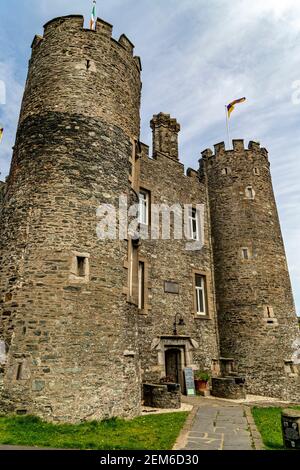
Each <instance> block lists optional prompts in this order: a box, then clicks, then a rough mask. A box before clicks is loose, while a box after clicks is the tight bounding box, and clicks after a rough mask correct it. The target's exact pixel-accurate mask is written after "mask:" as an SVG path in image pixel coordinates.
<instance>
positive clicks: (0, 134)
mask: <svg viewBox="0 0 300 470" xmlns="http://www.w3.org/2000/svg"><path fill="white" fill-rule="evenodd" d="M3 132H4V129H3V127H0V143H1V140H2V137H3Z"/></svg>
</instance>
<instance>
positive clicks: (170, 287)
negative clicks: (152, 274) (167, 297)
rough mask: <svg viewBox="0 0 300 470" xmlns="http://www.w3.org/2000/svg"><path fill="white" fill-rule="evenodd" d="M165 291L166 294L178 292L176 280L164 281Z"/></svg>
mask: <svg viewBox="0 0 300 470" xmlns="http://www.w3.org/2000/svg"><path fill="white" fill-rule="evenodd" d="M165 292H167V293H168V294H179V284H178V282H173V281H165Z"/></svg>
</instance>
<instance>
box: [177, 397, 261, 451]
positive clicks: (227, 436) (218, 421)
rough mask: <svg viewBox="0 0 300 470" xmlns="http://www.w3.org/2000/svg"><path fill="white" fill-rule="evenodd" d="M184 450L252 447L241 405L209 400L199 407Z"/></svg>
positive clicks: (245, 448)
mask: <svg viewBox="0 0 300 470" xmlns="http://www.w3.org/2000/svg"><path fill="white" fill-rule="evenodd" d="M183 449H184V450H253V443H252V437H251V432H250V429H249V425H248V421H247V418H246V416H245V410H244V408H243V406H242V405H236V406H233V405H231V404H230V405H228V404H226V403H224V404H223V403H218V404H216V403H214V404H213V403H209V402H205V405H203V406H199V407H198V409H197V412H196V415H195V417H194V419H193V423H192V425H191V428H190V431H189V432H188V434H187V438H186V444H185V446H184V447H183Z"/></svg>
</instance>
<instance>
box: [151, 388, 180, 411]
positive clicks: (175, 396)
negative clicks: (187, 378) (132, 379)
mask: <svg viewBox="0 0 300 470" xmlns="http://www.w3.org/2000/svg"><path fill="white" fill-rule="evenodd" d="M143 398H144V405H145V406H150V407H152V408H163V409H175V410H176V409H179V408H180V407H181V393H180V386H179V385H178V384H172V383H170V384H160V385H158V384H144V385H143Z"/></svg>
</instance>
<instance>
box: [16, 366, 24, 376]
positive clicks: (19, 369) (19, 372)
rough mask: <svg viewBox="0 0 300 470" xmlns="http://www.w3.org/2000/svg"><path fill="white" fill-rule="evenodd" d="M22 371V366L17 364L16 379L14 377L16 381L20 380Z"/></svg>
mask: <svg viewBox="0 0 300 470" xmlns="http://www.w3.org/2000/svg"><path fill="white" fill-rule="evenodd" d="M22 370H23V364H22V363H20V364H18V368H17V377H16V379H17V380H21V378H22Z"/></svg>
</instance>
